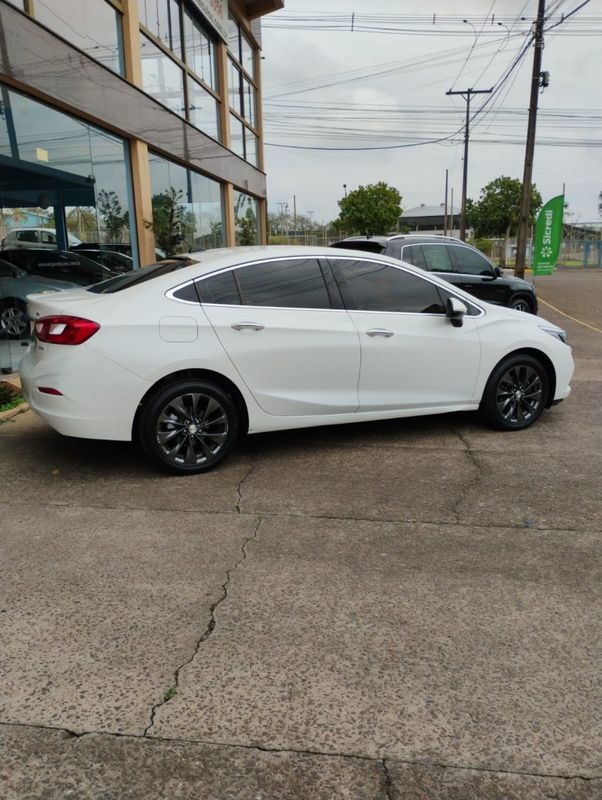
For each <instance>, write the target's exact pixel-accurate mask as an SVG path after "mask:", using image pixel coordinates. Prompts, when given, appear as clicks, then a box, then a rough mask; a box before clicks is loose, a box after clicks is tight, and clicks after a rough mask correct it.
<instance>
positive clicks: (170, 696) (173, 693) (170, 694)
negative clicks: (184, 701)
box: [163, 686, 178, 703]
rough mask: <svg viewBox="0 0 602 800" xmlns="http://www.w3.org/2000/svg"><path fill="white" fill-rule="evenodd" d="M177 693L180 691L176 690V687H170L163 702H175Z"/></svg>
mask: <svg viewBox="0 0 602 800" xmlns="http://www.w3.org/2000/svg"><path fill="white" fill-rule="evenodd" d="M177 693H178V690H177V689H176V687H175V686H170V688H169V689H168V690H167V691H166V692H165V694H164V695H163V700H164V701H165V702H166V703H169V701H170V700H173V698H174V697H175V696H176V695H177Z"/></svg>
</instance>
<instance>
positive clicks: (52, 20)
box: [0, 0, 283, 278]
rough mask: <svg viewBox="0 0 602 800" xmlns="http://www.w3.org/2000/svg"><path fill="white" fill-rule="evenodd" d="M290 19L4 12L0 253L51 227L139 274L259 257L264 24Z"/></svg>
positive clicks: (53, 5) (135, 8)
mask: <svg viewBox="0 0 602 800" xmlns="http://www.w3.org/2000/svg"><path fill="white" fill-rule="evenodd" d="M282 6H283V1H282V0H230V2H228V0H85V2H73V0H0V241H1V240H4V242H5V245H4V248H6V247H8V245H9V244H10V246H12V245H13V244H14V245H17V246H25V247H26V246H30V247H33V246H35V245H36V243H37V244H41V243H42V242H41V241H40V238H39V237H40V235H41V234H40V229H47V230H46V231H44V230H42V236H43V237H44V238H45V239H47V240H48V239H49V238H51V239H52V241H53V242H56V245H55V246H56V247H57V248H58V249H61V250H67V249H68V247H69V246H70V245H71V244H72V242H73V241H81V242H84V243H93V245H94V246H101V247H102V246H108V247H111V246H113V247H115V249H118V248H120V249H121V251H122V252H126V253H127V255H128V257H130V258H131V259H132V261H131V264H132V266H133V267H136V266H141V265H145V264H149V263H152V262H154V261H156V259H157V252H159V253H160V254H161V253H165V252H166V251H168V250H169V251H170V252H171V253H174V252H187V251H190V250H199V249H206V248H209V247H220V246H229V245H234V244H252V243H264V242H265V236H266V227H267V226H266V214H267V211H266V180H265V173H264V170H263V167H264V163H263V142H262V119H261V100H260V97H261V77H260V65H261V55H260V52H261V51H260V47H261V18H262V17H263V16H265V15H266V14H269V13H271V12H273V11H276V10H278V9H280V8H282ZM36 229H37V232H36ZM48 231H51V233H49V232H48ZM36 236H37V237H38V238H37V240H36V242H34V241H33V239H34V237H36ZM1 260H2V251H0V261H1ZM0 278H1V276H0Z"/></svg>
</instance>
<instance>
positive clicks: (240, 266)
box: [165, 242, 486, 319]
mask: <svg viewBox="0 0 602 800" xmlns="http://www.w3.org/2000/svg"><path fill="white" fill-rule="evenodd" d="M433 244H435V242H433ZM309 258H313V259H315V260H316V261H332V260H337V261H349V260H351V259H353V256H342V255H335V256H331V255H330V254H326V253H325V254H321V255H316V254H313V255H311V254H308V255H307V256H301V255H291V256H273V257H268V258H259V259H257V260H256V261H244V262H242V263H240V264H233V265H231V266H229V267H222V268H221V269H216V270H215V271H214V272H208V273H207V274H206V275H199V276H198V277H197V278H190V279H189V280H187V281H185V282H184V283H180V284H178V285H177V286H174V287H173V288H172V289H169V290H168V291H166V292H165V297H167V298H168V299H169V300H174V301H175V302H176V303H184V304H185V305H189V306H190V305H192V306H222V307H224V306H227V307H229V308H270V309H282V310H287V311H290V310H291V309H294V310H298V311H344V312H345V313H350V312H352V311H353V312H356V313H360V314H409V315H412V316H416V317H439V318H441V317H444V316H445V314H423V313H421V312H419V311H368V310H365V309H354V308H300V307H299V306H263V305H262V306H251V305H246V304H238V303H236V304H234V305H233V304H230V303H201V302H196V303H195V302H194V301H191V300H182V299H180V298H179V297H174V296H173V295H174V292H177V291H179V290H180V289H184V288H186V287H187V286H189V285H190V284H191V283H199V282H201V281H204V280H208V279H209V278H214V277H215V276H216V275H222V274H223V273H224V272H232V271H233V270H235V269H244V267H252V266H255V265H257V264H270V263H272V262H277V261H307V260H308V259H309ZM356 260H358V261H360V260H361V261H367V262H368V263H370V264H377V265H378V266H384V267H393V268H394V269H399V270H401V271H402V272H406V273H408V274H409V275H413V276H414V277H415V278H419V279H420V280H423V281H427V282H428V283H430V284H432V285H433V286H435V287H439V288H440V289H445V291H447V292H449V293H450V294H451V295H453V296H454V297H457V299H458V300H460V301H461V302H462V303H464V304H466V303H467V302H470V304H471V305H473V306H474V307H475V308H477V309H478V310H479V312H480V313H479V314H475V315H470V316H469V318H470V319H478V318H479V317H482V316H485V314H486V311H485V309H483V308H482V307H481V306H480V305H479V304H478V303H474V302H473V301H472V300H470V301H467V300H466V298H464V297H461V296H460V295H458V294H456V293H455V292H454V291H453V285H452V284H450V288H448V287H447V286H439V284H438V283H437V281H434V280H431V277H430V273H428V272H426V271H425V270H421V272H424V275H419V274H417V273H416V272H414V271H413V270H411V269H407V268H406V267H405V265H404V264H401V263H400V264H392V263H391V262H390V261H379V260H377V259H374V258H362V259H356ZM416 269H420V267H416Z"/></svg>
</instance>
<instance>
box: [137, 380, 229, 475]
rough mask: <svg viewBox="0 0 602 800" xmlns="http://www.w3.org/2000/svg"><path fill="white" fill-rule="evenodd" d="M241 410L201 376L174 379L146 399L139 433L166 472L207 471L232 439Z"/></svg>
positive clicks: (223, 455)
mask: <svg viewBox="0 0 602 800" xmlns="http://www.w3.org/2000/svg"><path fill="white" fill-rule="evenodd" d="M239 431H240V415H239V413H238V410H237V408H236V404H235V403H234V401H233V400H232V398H231V397H230V395H229V394H227V393H226V392H224V390H223V389H221V387H219V386H217V385H215V384H213V383H210V382H209V381H203V380H192V379H191V380H186V381H180V382H178V383H172V384H170V385H168V386H164V387H163V388H161V389H159V390H157V392H156V393H155V394H153V395H152V396H151V397H150V398H149V399H148V400H147V401H146V402H145V404H144V407H143V410H142V414H141V417H140V425H139V428H138V435H139V438H140V442H141V444H142V447H143V448H144V450H145V452H146V453H147V455H149V456H150V457H151V458H152V459H153V460H154V461H156V462H158V463H159V464H161V465H162V466H163V467H164V468H166V469H168V470H169V471H170V472H176V473H184V474H193V473H197V472H207V471H208V470H210V469H212V468H213V467H215V466H216V465H217V464H219V462H220V461H222V459H224V458H225V457H226V456H227V455H228V453H229V452H230V450H232V448H233V447H234V445H235V444H236V441H237V439H238V436H239Z"/></svg>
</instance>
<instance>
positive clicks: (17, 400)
mask: <svg viewBox="0 0 602 800" xmlns="http://www.w3.org/2000/svg"><path fill="white" fill-rule="evenodd" d="M24 402H25V399H24V398H23V396H22V395H20V394H18V395H16V396H15V397H13V398H12V400H7V401H6V402H4V403H2V402H0V411H10V410H11V408H16V407H17V406H20V405H21V403H24Z"/></svg>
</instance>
